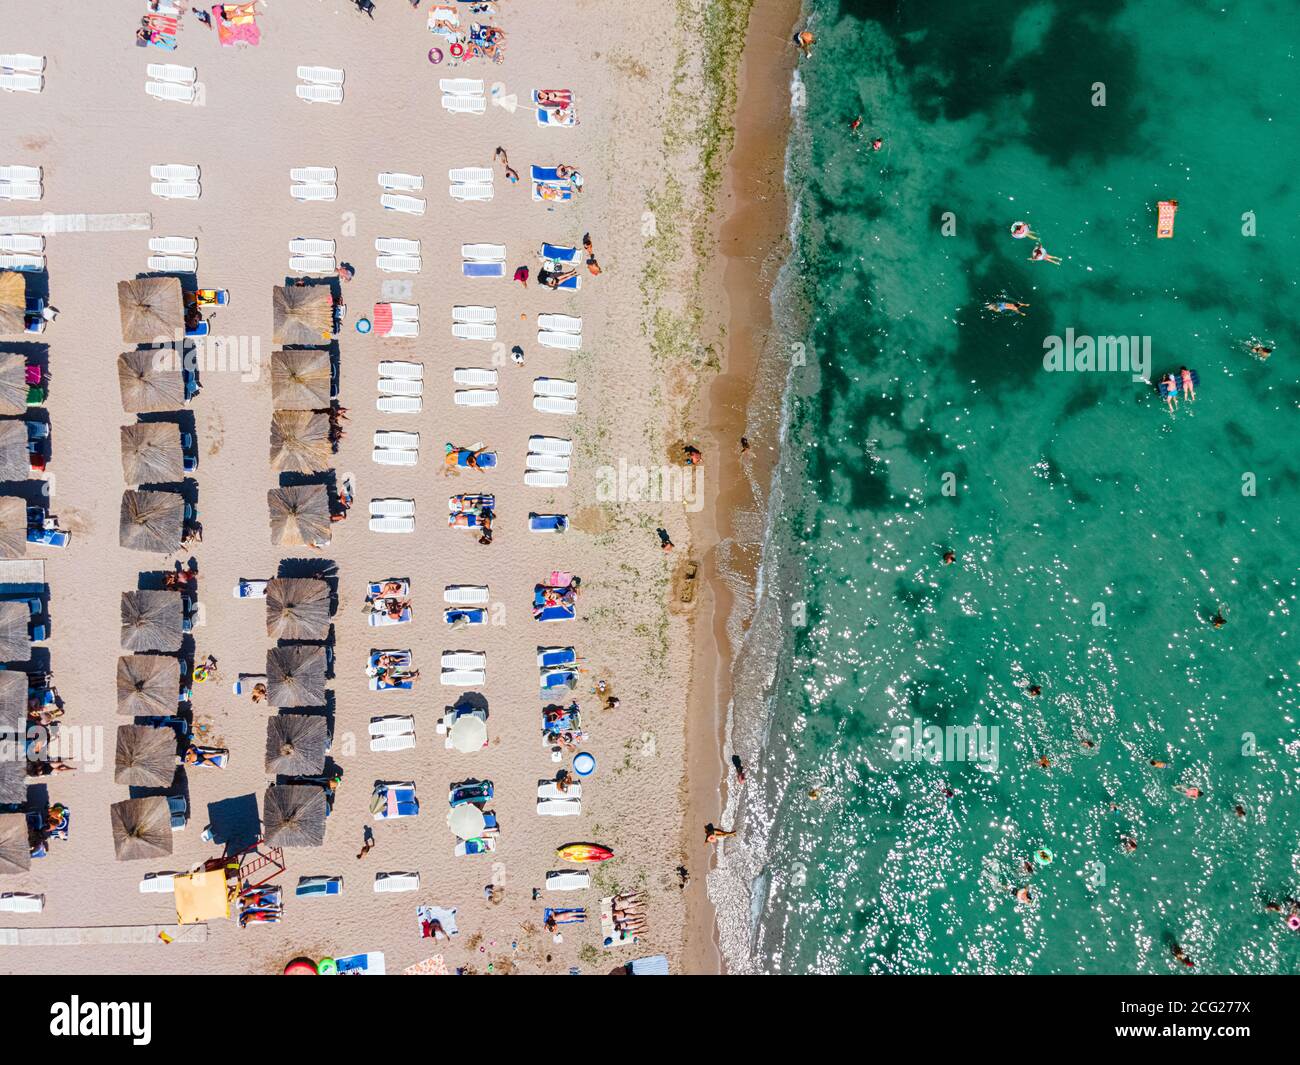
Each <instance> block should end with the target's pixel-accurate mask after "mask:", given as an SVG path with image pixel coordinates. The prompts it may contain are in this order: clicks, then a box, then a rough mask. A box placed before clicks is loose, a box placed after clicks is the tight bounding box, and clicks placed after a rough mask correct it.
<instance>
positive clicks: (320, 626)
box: [266, 577, 330, 640]
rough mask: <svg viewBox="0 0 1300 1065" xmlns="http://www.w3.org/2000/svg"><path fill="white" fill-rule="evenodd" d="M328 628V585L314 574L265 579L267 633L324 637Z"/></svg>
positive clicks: (297, 637) (285, 637)
mask: <svg viewBox="0 0 1300 1065" xmlns="http://www.w3.org/2000/svg"><path fill="white" fill-rule="evenodd" d="M329 630H330V586H329V585H328V584H327V583H326V582H325V581H322V580H317V579H316V578H315V577H273V578H271V580H269V581H267V582H266V634H267V635H268V636H271V637H273V638H274V639H277V640H323V639H325V638H326V637H327V636H328V635H329Z"/></svg>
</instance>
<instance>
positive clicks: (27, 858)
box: [0, 814, 32, 876]
mask: <svg viewBox="0 0 1300 1065" xmlns="http://www.w3.org/2000/svg"><path fill="white" fill-rule="evenodd" d="M31 867H32V845H31V842H30V840H29V837H28V834H27V815H26V814H0V876H4V875H5V874H13V873H25V872H27V870H28V869H30V868H31Z"/></svg>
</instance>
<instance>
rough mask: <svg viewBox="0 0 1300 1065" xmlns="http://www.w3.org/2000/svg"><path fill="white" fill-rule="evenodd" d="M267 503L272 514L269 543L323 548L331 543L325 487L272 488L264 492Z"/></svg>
mask: <svg viewBox="0 0 1300 1065" xmlns="http://www.w3.org/2000/svg"><path fill="white" fill-rule="evenodd" d="M266 504H267V506H268V508H270V511H271V543H273V544H276V545H277V546H280V547H306V546H309V545H314V546H317V547H324V546H325V545H326V544H328V543H329V542H330V502H329V493H328V492H327V491H326V490H325V486H324V485H321V484H303V485H292V486H290V487H287V488H272V489H271V490H270V491H269V492H267V493H266Z"/></svg>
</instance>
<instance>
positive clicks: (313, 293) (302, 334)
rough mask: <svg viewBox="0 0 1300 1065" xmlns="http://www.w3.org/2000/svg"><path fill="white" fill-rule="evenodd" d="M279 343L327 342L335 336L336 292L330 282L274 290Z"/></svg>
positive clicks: (313, 343) (276, 333) (277, 287)
mask: <svg viewBox="0 0 1300 1065" xmlns="http://www.w3.org/2000/svg"><path fill="white" fill-rule="evenodd" d="M271 306H272V311H273V316H272V325H273V340H274V342H275V343H276V344H303V345H309V346H310V345H317V346H319V345H321V344H328V343H329V342H330V340H331V338H333V336H334V293H333V292H331V291H330V287H329V286H328V285H277V286H276V287H275V288H274V289H273V290H272V291H271Z"/></svg>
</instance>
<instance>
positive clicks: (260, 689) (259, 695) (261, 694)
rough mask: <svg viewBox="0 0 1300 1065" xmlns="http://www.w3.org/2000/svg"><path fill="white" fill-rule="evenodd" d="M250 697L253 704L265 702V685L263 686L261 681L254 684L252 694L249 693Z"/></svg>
mask: <svg viewBox="0 0 1300 1065" xmlns="http://www.w3.org/2000/svg"><path fill="white" fill-rule="evenodd" d="M250 695H251V697H252V700H253V702H255V703H262V702H265V701H266V685H265V684H263V683H262V682H261V681H258V682H257V683H256V684H254V685H253V690H252V692H251V693H250Z"/></svg>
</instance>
